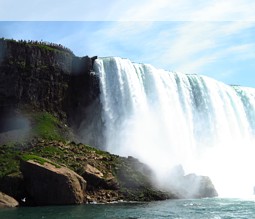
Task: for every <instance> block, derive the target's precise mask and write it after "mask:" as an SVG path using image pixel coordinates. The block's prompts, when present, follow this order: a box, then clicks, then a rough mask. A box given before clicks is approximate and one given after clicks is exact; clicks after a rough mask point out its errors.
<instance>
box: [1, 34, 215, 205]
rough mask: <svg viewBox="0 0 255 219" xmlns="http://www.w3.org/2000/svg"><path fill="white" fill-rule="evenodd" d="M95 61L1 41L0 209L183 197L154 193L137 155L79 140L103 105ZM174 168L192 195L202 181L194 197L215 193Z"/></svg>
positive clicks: (204, 180)
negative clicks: (94, 110)
mask: <svg viewBox="0 0 255 219" xmlns="http://www.w3.org/2000/svg"><path fill="white" fill-rule="evenodd" d="M95 58H96V57H93V58H90V57H88V56H85V57H76V56H75V55H74V54H73V52H72V51H70V50H69V49H68V48H65V47H63V46H61V45H57V44H52V43H45V42H37V41H35V42H34V41H14V40H7V39H3V38H2V39H0V191H1V193H0V194H1V195H0V207H14V206H18V205H21V206H38V205H64V204H82V203H109V202H117V201H152V200H164V199H173V198H185V195H184V194H182V193H179V192H176V191H174V190H173V191H169V190H168V191H165V190H163V189H161V188H157V187H156V186H155V185H154V183H153V181H152V178H153V174H154V173H153V172H152V170H151V169H150V168H149V167H148V166H147V165H145V164H143V163H141V162H140V161H139V160H137V159H136V158H134V157H131V156H129V157H120V156H118V155H113V154H110V153H108V152H105V151H103V150H100V148H103V146H97V148H95V147H93V146H94V145H92V146H89V145H87V143H86V139H84V138H83V136H81V133H80V132H79V130H80V127H81V126H83V125H84V123H86V121H87V120H89V118H88V115H87V111H88V109H89V107H90V106H91V105H97V104H98V101H99V100H98V99H99V94H100V88H99V79H98V78H97V77H96V76H95V74H93V62H94V59H95ZM99 111H100V109H99ZM94 135H95V136H96V135H97V133H94ZM94 135H93V136H92V137H94ZM81 142H82V143H81ZM177 171H179V180H180V181H181V182H182V184H183V187H185V188H186V189H187V190H189V187H190V188H192V186H193V183H194V182H195V181H197V180H198V179H199V180H200V182H201V183H200V184H199V186H200V187H199V189H198V191H199V193H197V194H196V195H194V196H190V197H192V198H194V197H195V198H199V197H213V196H217V192H216V190H215V188H214V186H213V184H212V182H211V181H210V179H209V178H208V177H206V176H196V175H195V174H190V175H187V176H185V175H184V173H182V170H181V168H179V169H178V168H177ZM12 197H13V198H14V199H13V198H12ZM15 199H16V201H15Z"/></svg>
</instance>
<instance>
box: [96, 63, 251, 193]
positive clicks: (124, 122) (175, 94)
mask: <svg viewBox="0 0 255 219" xmlns="http://www.w3.org/2000/svg"><path fill="white" fill-rule="evenodd" d="M94 68H95V71H96V74H98V76H99V77H100V83H101V85H100V86H101V97H100V99H101V103H102V106H103V115H102V120H103V123H104V125H105V127H106V129H105V132H104V135H105V138H106V149H107V150H108V151H110V152H112V153H116V154H119V155H124V156H127V155H133V156H135V157H137V158H139V159H140V160H141V161H142V162H145V163H147V164H148V165H150V166H151V167H152V168H153V169H154V170H155V173H156V174H157V176H158V177H159V179H160V180H159V181H161V182H162V181H164V179H165V178H166V177H165V176H166V175H167V173H169V170H171V168H172V167H174V166H176V165H179V164H181V165H182V166H183V168H184V171H185V173H186V174H188V173H197V174H200V175H207V176H209V177H210V178H211V179H212V181H213V183H214V185H215V186H216V189H217V191H218V193H219V194H220V195H222V196H242V195H248V194H252V193H253V186H254V185H255V171H254V167H255V159H254V158H253V156H255V153H254V152H255V150H254V149H255V144H254V135H253V132H254V131H255V122H254V121H255V89H252V88H241V87H231V86H228V85H225V84H223V83H221V82H218V81H216V80H213V79H211V78H208V77H205V76H198V75H186V74H180V73H178V74H177V73H171V72H167V71H164V70H159V69H155V68H154V67H152V66H150V65H144V64H134V63H131V62H130V61H129V60H128V59H121V58H101V59H97V60H96V62H95V65H94Z"/></svg>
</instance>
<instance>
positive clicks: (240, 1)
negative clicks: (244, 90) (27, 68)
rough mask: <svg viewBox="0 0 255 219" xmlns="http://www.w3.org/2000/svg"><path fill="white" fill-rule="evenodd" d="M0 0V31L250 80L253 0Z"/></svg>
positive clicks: (253, 77)
mask: <svg viewBox="0 0 255 219" xmlns="http://www.w3.org/2000/svg"><path fill="white" fill-rule="evenodd" d="M0 1H1V8H0V20H1V22H0V37H6V38H13V39H33V40H44V41H49V42H55V43H60V44H62V45H64V46H66V47H68V48H70V49H71V50H73V52H74V53H75V54H76V55H78V56H84V55H89V56H94V55H98V56H120V57H124V58H129V59H130V60H132V61H134V62H139V63H148V64H152V65H153V66H155V67H157V68H163V69H166V70H170V71H175V72H184V73H197V74H202V75H207V76H209V77H212V78H215V79H217V80H219V81H223V82H224V83H227V84H240V85H243V86H250V87H255V61H254V60H255V13H254V11H255V1H253V0H231V1H230V0H224V1H219V0H210V1H207V0H203V1H202V0H169V1H164V0H146V1H145V0H140V1H138V0H137V1H133V0H129V1H124V0H109V1H107V4H106V1H103V0H94V1H86V0H83V1H82V0H73V1H68V2H67V1H64V0H62V1H60V0H52V1H48V0H44V1H43V0H34V1H31V0H23V1H15V0H0ZM13 5H15V6H16V7H15V8H13Z"/></svg>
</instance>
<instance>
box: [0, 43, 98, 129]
mask: <svg viewBox="0 0 255 219" xmlns="http://www.w3.org/2000/svg"><path fill="white" fill-rule="evenodd" d="M93 60H94V59H93ZM92 62H93V61H92V59H91V58H89V57H87V56H86V57H83V58H79V57H76V56H74V55H73V54H72V53H69V52H67V51H61V50H58V49H55V48H49V47H46V48H45V47H43V46H38V45H34V44H29V43H26V44H25V43H20V42H15V41H10V40H3V39H0V124H1V125H0V131H5V130H4V129H6V125H5V124H6V123H8V119H11V118H12V117H15V116H16V114H15V113H16V109H19V108H21V107H29V108H30V109H35V110H36V109H39V110H40V111H48V112H50V113H52V114H53V115H55V116H57V117H59V118H61V119H63V120H65V121H67V122H69V124H70V125H72V126H79V124H78V121H80V119H81V118H82V116H84V109H85V108H86V107H88V106H89V105H90V104H91V103H92V102H93V100H94V99H95V97H96V96H98V94H99V86H98V84H99V81H98V79H97V77H96V76H95V75H94V74H93V73H91V70H92V67H93V66H92V64H93V63H92Z"/></svg>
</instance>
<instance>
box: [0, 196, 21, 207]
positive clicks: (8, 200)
mask: <svg viewBox="0 0 255 219" xmlns="http://www.w3.org/2000/svg"><path fill="white" fill-rule="evenodd" d="M18 205H19V203H18V202H17V201H16V200H15V199H14V198H12V197H11V196H9V195H6V194H4V193H2V192H0V208H11V207H17V206H18Z"/></svg>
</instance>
